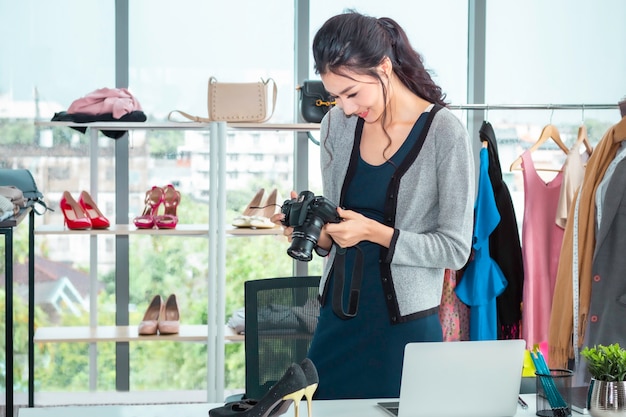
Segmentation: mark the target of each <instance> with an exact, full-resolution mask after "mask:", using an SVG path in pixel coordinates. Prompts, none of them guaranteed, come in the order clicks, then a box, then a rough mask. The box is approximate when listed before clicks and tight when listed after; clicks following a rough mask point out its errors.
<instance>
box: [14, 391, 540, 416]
mask: <svg viewBox="0 0 626 417" xmlns="http://www.w3.org/2000/svg"><path fill="white" fill-rule="evenodd" d="M522 398H523V399H524V400H525V401H526V402H527V403H528V409H527V410H523V409H522V408H521V407H519V406H518V409H517V410H518V411H517V413H516V414H515V417H531V416H534V415H535V395H534V394H523V395H522ZM377 401H379V400H372V399H368V400H334V401H313V415H315V416H322V417H344V416H345V417H355V416H358V417H385V416H388V414H386V413H385V412H384V411H383V410H382V409H380V408H378V407H377V406H376V402H377ZM221 405H222V404H204V403H203V404H161V405H107V406H104V405H103V406H70V407H43V408H23V409H20V410H19V414H18V416H19V417H84V416H85V415H88V416H90V417H129V416H132V417H171V416H176V417H208V415H209V414H208V413H209V410H210V409H212V408H215V407H219V406H221ZM283 415H284V416H285V417H292V416H293V415H294V412H293V404H292V406H291V407H290V409H289V410H287V412H286V413H285V414H283ZM300 415H301V416H302V417H305V416H306V401H304V400H303V401H302V402H301V403H300ZM307 417H308V416H307ZM459 417H462V416H459Z"/></svg>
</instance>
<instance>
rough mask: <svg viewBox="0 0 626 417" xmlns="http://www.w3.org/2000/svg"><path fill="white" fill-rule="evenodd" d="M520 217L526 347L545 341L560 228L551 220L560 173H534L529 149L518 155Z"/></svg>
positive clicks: (553, 213)
mask: <svg viewBox="0 0 626 417" xmlns="http://www.w3.org/2000/svg"><path fill="white" fill-rule="evenodd" d="M522 178H523V180H524V220H523V224H522V257H523V261H524V275H525V276H524V292H523V294H524V295H523V304H522V338H523V339H524V340H526V344H527V347H528V348H529V349H530V348H532V347H533V345H535V344H540V343H542V342H546V341H547V340H548V322H549V318H550V312H551V307H552V295H553V294H554V285H555V282H556V274H557V269H558V259H559V253H560V251H561V243H562V241H563V229H561V228H560V227H558V226H557V225H556V222H555V217H556V208H557V205H558V202H559V195H560V192H561V184H562V181H563V173H562V172H559V173H557V175H556V176H555V177H554V178H553V179H552V180H551V181H549V182H547V183H546V182H545V181H544V180H543V179H542V178H541V177H540V176H539V174H538V173H537V171H536V169H535V165H534V162H533V159H532V157H531V153H530V151H528V150H527V151H525V152H524V153H523V154H522Z"/></svg>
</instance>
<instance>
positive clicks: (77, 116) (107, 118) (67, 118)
mask: <svg viewBox="0 0 626 417" xmlns="http://www.w3.org/2000/svg"><path fill="white" fill-rule="evenodd" d="M51 120H52V121H53V122H74V123H91V122H145V121H146V120H148V118H147V117H146V114H145V113H144V112H143V111H141V110H135V111H132V112H130V113H126V114H125V115H123V116H122V117H120V118H119V119H115V118H113V113H102V114H86V113H68V112H66V111H61V112H58V113H54V116H53V117H52V119H51ZM72 129H75V130H78V131H79V132H81V133H85V132H86V131H87V128H86V127H76V126H72ZM124 133H126V131H125V130H103V131H102V134H103V135H105V136H108V137H110V138H113V139H119V138H121V137H122V136H124Z"/></svg>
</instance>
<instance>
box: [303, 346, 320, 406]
mask: <svg viewBox="0 0 626 417" xmlns="http://www.w3.org/2000/svg"><path fill="white" fill-rule="evenodd" d="M300 368H302V372H304V376H305V377H306V382H307V386H306V388H305V389H304V398H306V403H307V411H308V415H309V417H313V394H315V391H316V390H317V386H318V384H319V382H320V378H319V375H318V374H317V368H316V367H315V364H314V363H313V362H312V361H311V359H309V358H305V359H304V360H303V361H302V362H300Z"/></svg>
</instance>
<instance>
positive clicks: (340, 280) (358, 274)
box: [333, 246, 363, 320]
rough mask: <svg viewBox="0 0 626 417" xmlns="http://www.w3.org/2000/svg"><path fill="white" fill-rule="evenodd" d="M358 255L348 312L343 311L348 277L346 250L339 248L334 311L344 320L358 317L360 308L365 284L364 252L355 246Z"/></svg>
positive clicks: (334, 264)
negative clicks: (345, 285)
mask: <svg viewBox="0 0 626 417" xmlns="http://www.w3.org/2000/svg"><path fill="white" fill-rule="evenodd" d="M355 249H356V255H355V258H354V267H353V268H352V282H351V283H350V294H349V295H348V311H347V312H346V311H345V310H344V309H343V289H344V284H345V281H346V279H345V275H346V248H339V247H338V248H337V253H336V254H335V260H334V262H333V269H334V270H335V276H334V283H333V311H334V312H335V314H336V315H337V316H338V317H339V318H340V319H343V320H349V319H351V318H354V317H356V313H357V310H358V307H359V296H360V295H361V283H362V282H363V251H362V250H361V248H359V247H358V246H355Z"/></svg>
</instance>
